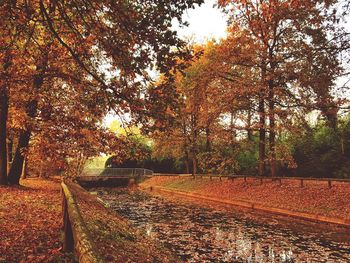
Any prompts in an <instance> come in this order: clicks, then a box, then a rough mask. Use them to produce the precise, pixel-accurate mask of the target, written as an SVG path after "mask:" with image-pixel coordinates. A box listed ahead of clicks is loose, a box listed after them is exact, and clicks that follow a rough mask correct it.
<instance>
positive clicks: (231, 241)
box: [94, 189, 350, 262]
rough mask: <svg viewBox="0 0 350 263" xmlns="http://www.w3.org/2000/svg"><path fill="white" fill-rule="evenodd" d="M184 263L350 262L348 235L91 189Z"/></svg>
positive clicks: (209, 206) (175, 200)
mask: <svg viewBox="0 0 350 263" xmlns="http://www.w3.org/2000/svg"><path fill="white" fill-rule="evenodd" d="M94 191H95V194H98V196H99V197H100V198H102V199H103V200H104V201H105V202H107V203H108V204H109V205H110V207H111V208H112V209H113V210H115V211H116V212H117V213H118V214H120V215H121V216H122V217H124V218H126V219H128V220H129V221H130V223H131V224H132V225H133V226H135V227H136V228H138V229H141V231H143V232H144V233H145V234H146V235H148V236H149V237H150V238H152V239H154V240H156V241H157V242H159V243H160V244H161V245H162V246H164V247H167V248H168V249H170V250H171V251H173V252H174V254H176V255H177V256H178V257H179V258H180V259H181V260H182V261H184V262H350V230H349V229H345V228H339V227H335V226H327V225H324V224H317V223H312V222H304V221H302V220H297V219H292V218H286V217H282V216H276V215H270V214H264V213H260V212H254V211H251V210H248V209H240V208H235V207H232V206H226V205H221V204H217V203H213V202H206V201H200V200H197V199H192V198H185V197H179V196H173V195H170V194H164V193H162V194H161V195H160V194H159V193H158V194H157V193H153V194H152V195H150V194H148V193H145V192H141V191H129V190H126V189H121V190H107V189H95V190H94Z"/></svg>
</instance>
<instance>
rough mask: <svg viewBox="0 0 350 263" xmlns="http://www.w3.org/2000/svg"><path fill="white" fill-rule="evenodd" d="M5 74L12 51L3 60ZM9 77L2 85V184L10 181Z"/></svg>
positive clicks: (0, 102)
mask: <svg viewBox="0 0 350 263" xmlns="http://www.w3.org/2000/svg"><path fill="white" fill-rule="evenodd" d="M3 62H4V63H3V70H4V75H5V76H6V75H7V73H8V69H9V67H10V65H11V63H12V59H11V54H10V52H6V54H5V58H4V61H3ZM7 78H8V77H7V76H6V77H5V78H3V85H1V86H0V185H6V184H7V183H8V178H7V142H6V138H7V118H8V107H9V88H8V85H7V83H8V79H7Z"/></svg>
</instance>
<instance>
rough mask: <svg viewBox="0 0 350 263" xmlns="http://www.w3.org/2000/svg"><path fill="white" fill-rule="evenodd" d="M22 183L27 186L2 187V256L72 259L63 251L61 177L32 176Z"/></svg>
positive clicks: (19, 259)
mask: <svg viewBox="0 0 350 263" xmlns="http://www.w3.org/2000/svg"><path fill="white" fill-rule="evenodd" d="M22 183H23V184H24V185H25V187H23V188H7V187H0V203H1V206H0V221H1V225H0V244H1V245H0V260H1V259H2V260H4V261H5V262H38V263H39V262H54V261H56V260H59V259H61V260H66V261H67V262H72V261H73V260H72V259H70V258H69V256H68V255H65V254H63V253H62V251H61V249H62V247H61V244H62V243H61V236H60V235H61V234H60V233H61V231H60V229H61V222H62V221H61V202H60V190H59V183H58V181H57V182H53V181H45V180H38V179H31V180H26V181H24V182H22ZM4 213H5V214H4Z"/></svg>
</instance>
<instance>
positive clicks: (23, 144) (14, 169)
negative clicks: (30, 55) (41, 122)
mask: <svg viewBox="0 0 350 263" xmlns="http://www.w3.org/2000/svg"><path fill="white" fill-rule="evenodd" d="M47 63H48V52H46V53H45V54H43V55H42V57H41V61H40V62H39V63H38V64H37V66H36V72H37V74H35V75H34V78H33V88H34V92H36V94H35V98H34V99H32V100H30V101H29V102H28V104H27V106H26V113H27V115H28V117H29V118H30V119H34V118H35V116H36V114H37V109H38V99H37V96H36V95H37V94H38V93H39V92H40V89H41V86H42V85H43V83H44V74H45V71H46V68H47ZM31 133H32V127H30V125H27V127H26V130H22V131H21V132H20V135H19V141H18V145H17V148H16V152H15V156H14V158H13V161H12V165H11V169H10V172H9V175H8V180H9V182H10V183H11V184H16V185H18V184H19V179H20V178H21V174H22V167H23V161H24V157H23V150H26V149H27V148H28V145H29V140H30V136H31Z"/></svg>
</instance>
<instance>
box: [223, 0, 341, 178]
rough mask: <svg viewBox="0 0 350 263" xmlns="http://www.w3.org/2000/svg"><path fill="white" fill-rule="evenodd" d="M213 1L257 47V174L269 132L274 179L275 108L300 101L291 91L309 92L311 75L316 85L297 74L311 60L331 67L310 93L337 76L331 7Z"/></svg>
mask: <svg viewBox="0 0 350 263" xmlns="http://www.w3.org/2000/svg"><path fill="white" fill-rule="evenodd" d="M218 2H219V5H220V6H221V7H224V8H225V7H226V8H228V9H229V10H230V11H231V14H232V17H233V21H234V23H236V24H237V25H238V27H240V28H242V29H244V30H245V33H246V34H247V35H248V37H249V38H250V39H251V40H252V41H253V42H255V46H256V48H257V52H256V56H257V57H256V58H255V64H254V65H253V67H255V68H256V69H257V70H258V71H259V74H260V92H259V94H260V99H259V115H260V147H259V148H260V150H259V152H260V153H259V159H260V160H259V162H260V165H259V175H263V174H264V170H265V168H264V162H265V158H264V156H265V133H266V129H267V128H268V132H269V161H270V171H271V176H275V175H276V136H277V133H278V129H279V127H280V124H278V123H277V122H276V121H277V119H278V114H279V112H280V109H281V108H283V106H281V105H284V100H285V99H287V98H289V99H288V100H289V101H290V100H294V102H295V100H297V101H298V102H300V101H299V100H298V99H297V97H298V95H299V94H298V95H296V94H294V90H293V88H295V87H301V90H303V91H304V92H308V90H307V89H308V88H309V86H306V85H305V82H304V79H305V78H308V79H309V80H310V77H311V76H313V77H311V79H312V80H311V82H312V83H315V77H316V76H315V75H312V74H314V73H315V71H314V70H308V71H301V70H300V69H301V68H303V66H305V67H306V65H310V63H311V64H312V63H313V62H312V61H317V62H318V63H320V59H319V58H321V57H323V58H326V57H327V59H323V60H322V67H329V68H331V71H328V72H327V78H328V80H326V81H325V80H324V79H323V80H322V81H323V83H324V84H323V86H324V85H327V88H322V87H320V86H316V85H314V84H313V89H314V92H315V94H320V93H322V94H325V91H323V92H322V91H321V90H322V89H323V90H329V89H330V85H331V84H332V82H333V80H334V79H335V76H336V75H337V74H338V73H339V67H338V64H339V62H338V61H337V57H336V56H334V55H335V54H334V53H330V52H334V51H339V50H338V47H337V43H336V42H335V41H333V40H332V39H329V37H328V33H329V32H331V31H330V30H331V28H330V27H329V24H328V23H327V22H328V18H329V16H328V10H329V8H330V5H331V4H333V2H323V1H282V0H266V1H265V0H264V1H255V0H252V1H240V0H237V1H220V0H219V1H218ZM321 54H327V55H321ZM310 56H312V59H311V61H310ZM301 65H302V66H301ZM318 65H319V64H318ZM317 77H318V78H319V77H320V76H319V75H317ZM301 96H302V97H305V96H303V95H301ZM319 97H320V96H319ZM321 97H322V96H321ZM302 103H304V105H306V104H308V103H309V102H305V101H303V102H302ZM299 105H300V103H299ZM331 107H332V108H333V107H334V106H333V105H331ZM288 108H289V107H288V106H287V109H288ZM266 117H267V119H268V127H266Z"/></svg>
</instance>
